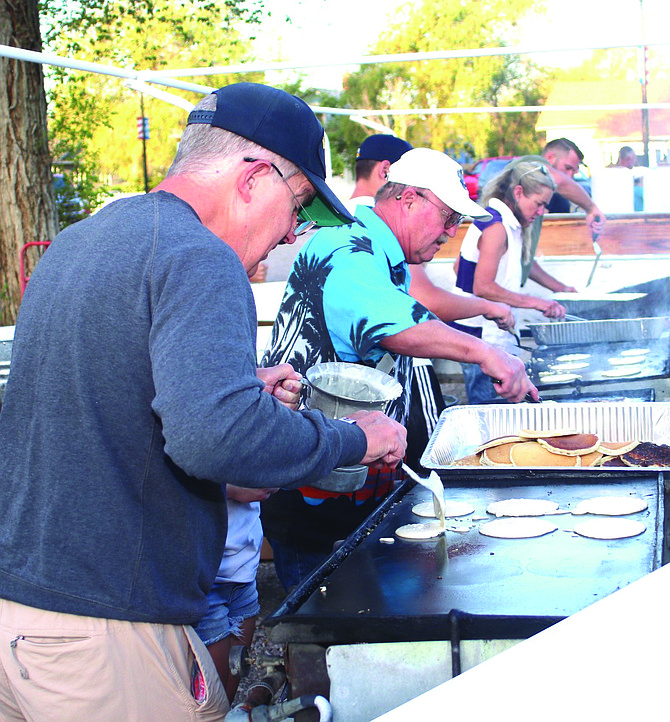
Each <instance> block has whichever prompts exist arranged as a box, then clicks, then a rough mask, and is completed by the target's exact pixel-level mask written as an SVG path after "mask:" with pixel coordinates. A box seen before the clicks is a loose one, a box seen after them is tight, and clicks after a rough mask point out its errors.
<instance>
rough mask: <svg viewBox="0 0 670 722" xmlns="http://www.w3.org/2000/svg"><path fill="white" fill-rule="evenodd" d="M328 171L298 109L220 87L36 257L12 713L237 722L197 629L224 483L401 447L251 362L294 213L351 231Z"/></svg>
mask: <svg viewBox="0 0 670 722" xmlns="http://www.w3.org/2000/svg"><path fill="white" fill-rule="evenodd" d="M325 170H326V169H325V163H324V152H323V128H322V127H321V125H320V124H319V122H318V121H317V120H316V118H315V116H314V114H313V113H312V112H311V110H310V109H309V108H308V107H307V106H306V105H305V104H304V103H303V102H302V101H301V100H299V99H298V98H295V97H293V96H291V95H288V94H287V93H284V92H283V91H279V90H276V89H273V88H269V87H266V86H262V85H257V84H252V83H239V84H235V85H231V86H227V87H225V88H222V89H220V90H218V91H216V92H215V93H213V94H212V95H210V96H208V97H207V98H205V99H204V100H203V101H202V102H201V103H200V104H198V106H196V109H195V110H194V111H193V112H192V113H191V114H190V116H189V124H188V126H187V128H186V129H185V131H184V135H183V138H182V141H181V144H180V147H179V150H178V152H177V155H176V157H175V160H174V163H173V165H172V167H171V168H170V171H169V172H168V175H167V177H166V178H165V179H164V180H163V182H162V183H160V184H159V185H158V186H157V188H156V189H155V190H154V192H152V193H149V194H147V195H142V196H137V197H134V198H129V199H125V200H120V201H117V202H114V203H112V204H110V205H109V206H107V207H106V208H104V209H103V210H101V211H100V212H98V213H96V214H94V215H93V216H91V217H90V218H88V219H87V220H85V221H82V222H80V223H77V224H75V225H73V226H70V227H69V228H67V229H66V230H65V231H63V232H62V233H61V234H59V235H58V236H57V237H56V239H55V240H54V242H53V243H52V244H51V246H50V247H49V249H48V251H47V252H46V254H45V255H44V257H43V258H42V259H41V260H40V262H39V264H38V266H37V268H36V269H35V272H34V273H33V275H32V277H31V280H30V283H29V284H28V288H27V290H26V294H25V296H24V299H23V303H22V306H21V309H20V313H19V318H18V320H17V325H16V333H15V340H14V348H13V358H12V372H11V377H10V380H9V383H8V385H7V390H6V394H5V397H4V402H3V408H2V414H1V415H0V479H1V480H2V483H1V484H0V505H1V508H2V510H3V523H2V525H0V597H2V599H0V666H1V667H2V675H1V676H0V718H2V719H49V720H52V721H60V720H63V721H64V720H68V721H70V720H74V719H82V720H83V719H95V720H98V721H100V720H103V721H105V722H106V721H107V720H109V721H110V722H111V721H112V720H113V721H114V722H119V720H142V721H143V722H146V721H151V720H182V719H183V720H187V719H188V720H216V719H222V717H223V715H224V714H225V713H226V711H227V709H228V702H227V700H226V695H225V693H224V691H223V688H222V686H221V684H220V681H219V679H218V676H217V674H216V671H215V669H214V667H213V664H212V661H211V659H210V657H209V655H208V653H207V651H206V649H205V647H204V646H203V645H202V644H201V642H200V641H199V640H198V638H197V637H196V635H195V634H194V633H193V631H192V629H191V627H190V625H191V624H193V623H195V622H197V621H198V620H199V618H200V617H201V616H202V615H203V613H204V612H205V611H206V609H207V592H208V591H209V588H210V586H211V584H212V582H213V580H214V578H215V575H216V572H217V568H218V565H219V562H220V561H221V556H222V553H223V548H224V544H225V538H226V504H225V484H227V483H230V484H235V485H237V486H249V487H283V486H286V487H289V488H293V487H297V486H301V485H304V484H308V483H310V482H312V481H315V480H317V479H319V478H323V477H324V476H326V475H327V474H328V473H329V472H330V471H331V470H332V469H333V468H335V467H338V466H344V465H351V464H356V463H364V464H370V465H375V464H381V463H392V464H394V463H397V462H398V461H399V460H400V459H401V458H402V456H403V454H404V450H405V436H404V433H405V432H404V430H403V429H402V427H400V426H399V425H398V424H396V423H395V422H393V421H391V420H390V419H388V418H387V417H386V416H384V415H383V414H381V413H379V412H373V413H363V414H356V415H354V416H355V421H356V423H354V424H352V423H347V422H344V421H333V420H329V419H326V418H325V417H324V416H323V415H322V414H321V413H320V412H318V411H313V412H296V411H293V410H291V409H289V408H286V406H284V405H282V403H280V402H281V401H290V400H291V399H292V398H294V397H295V392H296V389H295V385H296V383H298V380H297V379H296V374H295V373H294V372H293V369H292V368H291V367H290V366H289V365H288V364H284V365H282V366H279V367H275V368H273V369H264V370H261V371H260V372H258V373H257V369H256V362H255V361H256V314H255V307H254V301H253V294H252V292H251V288H250V286H249V281H248V276H250V275H253V273H254V272H255V270H256V267H257V266H258V264H259V263H260V262H261V261H262V260H263V259H264V258H265V257H266V256H267V254H268V253H269V252H270V251H271V250H272V249H273V248H274V247H275V246H276V245H278V244H279V243H281V242H286V243H292V242H293V241H294V240H295V236H296V233H297V232H299V231H300V227H299V226H298V218H297V215H298V213H304V212H306V213H308V214H310V215H311V217H312V218H313V219H314V220H317V221H318V222H319V223H321V224H325V225H328V224H330V225H337V224H341V223H348V222H350V221H351V218H350V216H349V215H348V213H347V212H346V210H345V209H344V207H343V206H342V205H341V204H340V203H339V201H338V200H337V199H336V197H335V196H334V195H333V193H332V192H331V191H330V189H329V188H328V186H327V185H326V183H325V175H326V172H325ZM305 209H306V211H305ZM259 374H260V378H259ZM298 378H299V377H298ZM264 391H265V392H269V393H265V392H264Z"/></svg>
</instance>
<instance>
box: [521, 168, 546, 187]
mask: <svg viewBox="0 0 670 722" xmlns="http://www.w3.org/2000/svg"><path fill="white" fill-rule="evenodd" d="M537 172H539V173H542V175H546V176H548V175H549V171H548V170H547V166H546V165H544V163H535V165H534V166H533V167H532V168H529V169H528V170H525V171H524V172H523V173H522V174H521V175H520V176H519V178H518V179H517V183H518V182H519V181H520V180H521V179H522V178H523V177H524V176H525V175H528V174H529V173H537Z"/></svg>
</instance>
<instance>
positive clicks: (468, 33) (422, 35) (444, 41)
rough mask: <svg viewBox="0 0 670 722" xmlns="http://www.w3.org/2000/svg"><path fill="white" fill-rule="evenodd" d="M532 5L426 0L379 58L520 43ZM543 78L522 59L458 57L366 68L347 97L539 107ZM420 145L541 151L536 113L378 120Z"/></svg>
mask: <svg viewBox="0 0 670 722" xmlns="http://www.w3.org/2000/svg"><path fill="white" fill-rule="evenodd" d="M537 5H538V4H537V3H534V2H532V0H506V1H505V2H503V1H502V0H483V1H481V2H463V1H462V0H423V2H422V3H420V4H416V5H412V6H406V7H404V8H403V10H402V11H401V12H400V13H399V15H398V16H397V17H396V19H395V21H394V23H393V24H392V25H391V26H390V27H389V29H388V31H387V32H386V33H384V34H383V35H382V36H381V37H380V39H379V41H378V42H377V44H376V45H375V46H374V47H373V48H371V53H372V54H395V53H407V52H430V51H439V50H448V49H458V48H463V49H470V48H480V47H481V48H484V47H498V46H503V45H509V44H512V43H514V42H516V35H515V34H516V23H517V22H518V20H519V19H520V18H521V17H522V16H523V14H524V13H525V12H527V11H530V10H531V9H534V10H535V11H536V10H537ZM543 83H544V76H543V74H542V73H541V72H540V71H539V70H538V69H536V68H534V67H533V66H532V65H531V64H530V63H528V62H527V61H523V62H522V61H521V60H520V59H519V58H518V57H513V56H501V57H482V58H457V59H447V60H425V61H419V62H415V63H398V64H385V65H380V66H367V67H365V68H363V69H361V70H360V71H359V72H357V73H354V74H353V75H351V76H350V77H349V78H348V79H347V82H346V87H345V98H346V101H347V103H348V104H349V105H350V106H351V107H361V108H413V107H414V108H430V109H437V108H458V107H470V106H477V105H482V106H486V105H510V104H518V105H526V104H535V103H536V102H539V101H540V100H541V99H542V98H543V97H544V92H545V89H544V85H543ZM375 120H377V121H378V122H381V123H383V124H386V125H388V127H390V128H392V129H393V131H394V132H395V133H396V134H397V135H399V136H401V137H403V138H406V139H407V140H408V141H409V142H411V143H413V144H414V145H422V146H427V147H431V148H435V149H439V150H447V151H449V152H450V153H451V154H453V155H456V156H458V155H460V153H461V152H463V151H464V152H466V153H467V152H470V153H474V154H476V155H479V156H481V155H488V154H489V153H490V152H491V150H492V149H495V151H496V152H495V154H496V155H498V154H505V155H506V154H511V153H519V152H529V151H535V150H536V149H537V146H538V145H539V139H538V138H536V136H535V132H534V124H535V121H536V115H535V114H513V115H510V114H504V115H503V114H501V115H500V116H499V115H490V114H483V113H482V114H465V113H463V114H423V115H419V114H417V115H396V116H394V117H393V118H388V117H383V118H382V117H380V118H379V119H375Z"/></svg>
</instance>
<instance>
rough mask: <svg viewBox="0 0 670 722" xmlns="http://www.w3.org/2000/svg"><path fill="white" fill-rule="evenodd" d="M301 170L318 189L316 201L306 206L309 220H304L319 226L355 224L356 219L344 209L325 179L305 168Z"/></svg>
mask: <svg viewBox="0 0 670 722" xmlns="http://www.w3.org/2000/svg"><path fill="white" fill-rule="evenodd" d="M301 170H302V172H303V173H304V174H305V176H306V177H307V178H308V179H309V181H310V183H311V184H312V185H313V186H314V188H315V189H316V196H315V197H314V200H313V201H312V202H311V203H310V204H309V205H308V206H305V210H306V211H307V213H308V214H309V218H305V219H304V220H311V221H314V222H315V223H316V225H317V226H348V225H349V224H351V223H354V222H355V220H356V219H355V218H354V217H353V216H352V215H351V213H349V211H348V210H347V209H346V208H345V207H344V205H343V204H342V202H341V201H340V200H339V198H338V197H337V196H336V195H335V194H334V193H333V191H332V190H331V189H330V188H329V187H328V185H327V184H326V181H324V180H323V178H319V176H317V175H315V174H314V173H311V172H310V171H308V170H305V169H304V168H302V169H301Z"/></svg>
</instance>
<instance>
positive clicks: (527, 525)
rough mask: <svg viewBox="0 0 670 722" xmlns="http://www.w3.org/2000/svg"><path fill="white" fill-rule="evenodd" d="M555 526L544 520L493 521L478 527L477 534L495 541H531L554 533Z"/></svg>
mask: <svg viewBox="0 0 670 722" xmlns="http://www.w3.org/2000/svg"><path fill="white" fill-rule="evenodd" d="M556 529H558V527H557V526H556V524H552V522H550V521H547V520H546V519H536V518H532V519H531V518H514V519H495V520H494V521H489V522H487V523H486V524H482V525H481V526H480V527H479V533H480V534H483V535H484V536H490V537H495V538H496V539H531V538H533V537H538V536H544V535H545V534H551V533H552V532H555V531H556Z"/></svg>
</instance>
